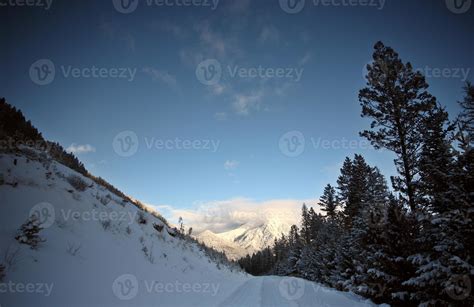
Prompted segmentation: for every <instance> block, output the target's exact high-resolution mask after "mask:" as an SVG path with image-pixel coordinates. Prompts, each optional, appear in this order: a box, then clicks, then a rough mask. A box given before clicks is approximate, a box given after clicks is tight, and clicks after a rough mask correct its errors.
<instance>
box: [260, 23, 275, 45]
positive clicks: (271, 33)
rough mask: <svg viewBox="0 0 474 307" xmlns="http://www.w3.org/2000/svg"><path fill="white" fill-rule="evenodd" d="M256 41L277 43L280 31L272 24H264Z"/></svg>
mask: <svg viewBox="0 0 474 307" xmlns="http://www.w3.org/2000/svg"><path fill="white" fill-rule="evenodd" d="M258 41H259V42H260V43H261V44H264V43H266V42H273V43H278V42H279V41H280V32H279V31H278V29H277V28H276V27H275V26H273V25H265V26H264V27H263V29H262V32H260V36H259V38H258Z"/></svg>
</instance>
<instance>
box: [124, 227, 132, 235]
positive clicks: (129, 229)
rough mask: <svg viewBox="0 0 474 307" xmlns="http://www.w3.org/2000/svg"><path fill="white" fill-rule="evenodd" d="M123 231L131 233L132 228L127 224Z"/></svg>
mask: <svg viewBox="0 0 474 307" xmlns="http://www.w3.org/2000/svg"><path fill="white" fill-rule="evenodd" d="M125 231H126V232H127V234H131V233H132V229H131V228H130V226H127V228H126V229H125Z"/></svg>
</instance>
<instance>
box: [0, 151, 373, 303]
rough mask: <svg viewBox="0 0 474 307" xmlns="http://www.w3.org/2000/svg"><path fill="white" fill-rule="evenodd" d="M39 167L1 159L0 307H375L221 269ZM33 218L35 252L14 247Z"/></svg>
mask: <svg viewBox="0 0 474 307" xmlns="http://www.w3.org/2000/svg"><path fill="white" fill-rule="evenodd" d="M36 158H38V157H34V155H32V156H30V158H26V157H25V156H13V155H6V154H0V265H5V266H6V276H3V280H2V281H0V305H1V306H88V307H89V306H178V307H179V306H289V305H290V306H291V305H295V306H296V305H299V306H309V304H310V305H312V306H367V305H371V304H370V302H368V301H366V300H363V299H361V298H360V297H357V296H355V295H352V294H348V293H341V292H337V291H334V290H329V289H327V288H323V287H319V286H318V285H317V284H314V283H310V282H307V281H303V280H301V279H288V278H284V277H251V276H248V275H246V274H244V273H241V272H240V271H237V270H235V269H234V270H233V269H231V268H229V267H227V266H223V265H219V264H216V263H214V262H213V261H212V260H211V259H209V258H208V257H207V256H206V254H205V253H204V252H203V251H201V250H200V249H199V247H198V246H197V245H196V244H194V243H192V242H189V241H185V240H183V239H179V238H177V237H174V236H172V235H170V233H171V234H172V233H173V232H172V231H171V230H170V233H169V232H168V228H167V226H166V224H165V223H164V222H163V221H162V220H160V219H159V218H157V217H155V216H153V215H151V214H149V213H144V214H143V215H142V213H141V212H143V211H142V210H140V209H138V208H137V207H136V206H135V205H133V204H131V203H129V202H127V201H124V200H122V199H121V198H119V197H118V196H116V195H113V194H111V193H110V192H109V191H108V190H107V189H105V188H104V187H102V186H100V185H97V184H96V183H94V182H92V181H91V180H90V179H88V178H85V177H83V176H81V175H80V174H78V173H76V172H74V171H72V170H71V169H69V168H66V167H65V166H63V165H61V164H58V163H56V162H54V161H51V160H50V159H49V158H44V157H43V158H41V159H40V161H38V160H37V159H36ZM71 176H72V177H71ZM74 176H75V177H74ZM78 178H79V179H80V180H78ZM73 179H74V180H73ZM78 181H79V182H82V181H83V182H84V183H85V185H82V187H81V184H76V183H77V182H78ZM71 182H72V183H73V185H74V186H76V188H74V187H73V185H71ZM31 216H36V217H38V218H39V219H40V221H41V223H42V224H41V225H42V227H44V229H42V230H41V231H40V232H39V235H40V237H41V238H42V240H43V242H41V243H40V244H39V246H38V248H37V249H31V248H30V246H29V245H26V244H19V242H18V241H17V240H15V236H16V235H17V234H18V229H19V228H20V227H21V225H22V224H24V222H25V221H26V220H29V219H30V218H31ZM145 220H146V222H144V221H145ZM139 221H141V223H140V222H139ZM154 225H155V226H156V227H154ZM161 227H162V228H161ZM249 230H251V229H249ZM245 233H247V231H246V232H244V234H245ZM253 233H256V234H255V235H254V236H263V233H264V232H262V235H260V234H259V232H258V231H256V232H255V231H254V232H248V233H247V235H248V236H250V234H253ZM235 234H236V235H237V234H238V232H236V233H235ZM241 235H243V234H241ZM0 278H2V276H1V274H0ZM302 289H303V290H302Z"/></svg>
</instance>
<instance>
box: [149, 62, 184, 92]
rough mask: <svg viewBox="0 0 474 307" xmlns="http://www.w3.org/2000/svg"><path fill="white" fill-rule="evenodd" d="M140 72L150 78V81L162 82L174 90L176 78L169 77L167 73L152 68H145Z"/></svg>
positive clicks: (176, 83)
mask: <svg viewBox="0 0 474 307" xmlns="http://www.w3.org/2000/svg"><path fill="white" fill-rule="evenodd" d="M142 71H143V72H144V73H146V74H148V75H149V76H151V78H152V80H154V81H159V82H162V83H164V84H166V85H168V86H169V87H171V88H176V87H177V85H178V82H177V81H176V77H175V76H173V75H171V74H170V73H168V72H167V71H163V70H159V69H156V68H152V67H145V68H143V69H142Z"/></svg>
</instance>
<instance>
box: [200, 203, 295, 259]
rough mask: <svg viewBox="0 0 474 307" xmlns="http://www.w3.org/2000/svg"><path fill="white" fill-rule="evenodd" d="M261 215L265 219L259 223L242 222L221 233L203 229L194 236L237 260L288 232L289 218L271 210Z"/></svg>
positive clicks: (270, 243)
mask: <svg viewBox="0 0 474 307" xmlns="http://www.w3.org/2000/svg"><path fill="white" fill-rule="evenodd" d="M262 215H264V216H261V217H260V218H264V220H265V221H264V222H262V223H261V224H260V225H257V226H254V225H248V224H244V225H241V226H239V227H238V228H235V229H232V230H229V231H226V232H222V233H214V232H212V231H210V230H205V231H203V232H201V233H199V234H197V235H196V238H197V239H198V240H199V241H200V242H204V243H205V244H206V245H208V246H211V247H213V248H215V249H217V250H219V251H224V252H225V253H226V255H227V256H228V257H229V259H233V260H237V259H240V258H242V257H245V256H246V255H247V254H250V255H252V254H253V253H255V252H257V251H259V250H262V249H264V248H265V247H268V246H272V245H273V243H274V240H275V239H277V238H280V237H281V235H282V234H285V235H286V234H288V233H289V231H290V228H291V226H292V225H293V224H292V223H291V220H289V219H285V218H282V217H281V214H274V213H273V212H271V210H267V211H266V212H263V213H262Z"/></svg>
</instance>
